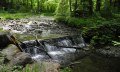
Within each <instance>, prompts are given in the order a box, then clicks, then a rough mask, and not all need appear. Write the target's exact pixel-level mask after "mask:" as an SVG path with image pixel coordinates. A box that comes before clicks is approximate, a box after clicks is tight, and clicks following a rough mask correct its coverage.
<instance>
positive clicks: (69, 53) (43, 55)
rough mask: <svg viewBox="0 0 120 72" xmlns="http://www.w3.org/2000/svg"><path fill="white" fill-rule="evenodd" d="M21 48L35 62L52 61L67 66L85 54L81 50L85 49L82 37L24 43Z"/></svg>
mask: <svg viewBox="0 0 120 72" xmlns="http://www.w3.org/2000/svg"><path fill="white" fill-rule="evenodd" d="M21 47H22V48H23V49H24V51H25V52H27V53H30V54H31V55H32V58H33V59H35V60H52V61H56V62H59V63H60V64H68V63H70V62H71V61H74V60H76V59H79V58H81V57H83V56H85V54H86V53H85V51H84V50H81V49H83V47H85V43H84V40H83V38H82V36H66V37H61V38H55V39H48V40H43V41H42V40H37V41H36V40H33V41H25V42H23V43H22V44H21ZM77 48H78V49H77Z"/></svg>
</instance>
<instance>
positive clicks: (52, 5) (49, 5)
mask: <svg viewBox="0 0 120 72" xmlns="http://www.w3.org/2000/svg"><path fill="white" fill-rule="evenodd" d="M57 5H58V3H56V2H55V1H54V0H48V1H46V2H44V11H45V12H47V11H48V12H52V13H53V12H55V10H56V8H57Z"/></svg>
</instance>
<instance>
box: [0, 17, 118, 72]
mask: <svg viewBox="0 0 120 72" xmlns="http://www.w3.org/2000/svg"><path fill="white" fill-rule="evenodd" d="M1 24H2V29H3V30H4V31H9V32H10V33H11V34H13V35H15V37H16V39H17V40H19V41H21V43H20V46H21V47H22V49H23V51H24V52H26V53H29V54H31V56H32V59H34V60H35V61H52V62H57V63H59V64H61V65H62V66H63V67H64V66H69V67H70V68H71V69H72V72H120V69H119V65H120V61H119V59H118V58H107V57H104V56H100V55H97V54H96V53H94V52H93V53H89V51H87V50H89V48H88V47H87V44H86V43H85V42H84V38H83V37H82V35H81V34H80V31H79V29H76V28H71V27H68V26H66V25H64V24H62V23H57V22H56V21H55V20H54V19H53V18H49V17H39V16H37V17H31V18H24V19H19V20H6V21H2V22H1Z"/></svg>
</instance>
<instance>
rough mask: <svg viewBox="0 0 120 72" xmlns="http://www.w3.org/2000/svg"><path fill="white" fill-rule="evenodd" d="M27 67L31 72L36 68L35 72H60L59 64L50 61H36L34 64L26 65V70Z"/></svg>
mask: <svg viewBox="0 0 120 72" xmlns="http://www.w3.org/2000/svg"><path fill="white" fill-rule="evenodd" d="M29 67H30V71H31V72H34V71H35V69H36V68H37V71H36V72H60V64H59V63H56V62H52V61H49V62H48V61H37V62H35V63H34V64H31V65H27V67H26V68H29ZM26 68H24V70H26Z"/></svg>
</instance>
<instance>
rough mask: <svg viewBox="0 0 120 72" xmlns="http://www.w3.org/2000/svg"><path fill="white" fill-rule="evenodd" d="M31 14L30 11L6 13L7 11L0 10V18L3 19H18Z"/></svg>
mask: <svg viewBox="0 0 120 72" xmlns="http://www.w3.org/2000/svg"><path fill="white" fill-rule="evenodd" d="M30 16H33V14H32V13H8V12H0V18H1V19H3V20H5V19H20V18H26V17H30Z"/></svg>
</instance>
